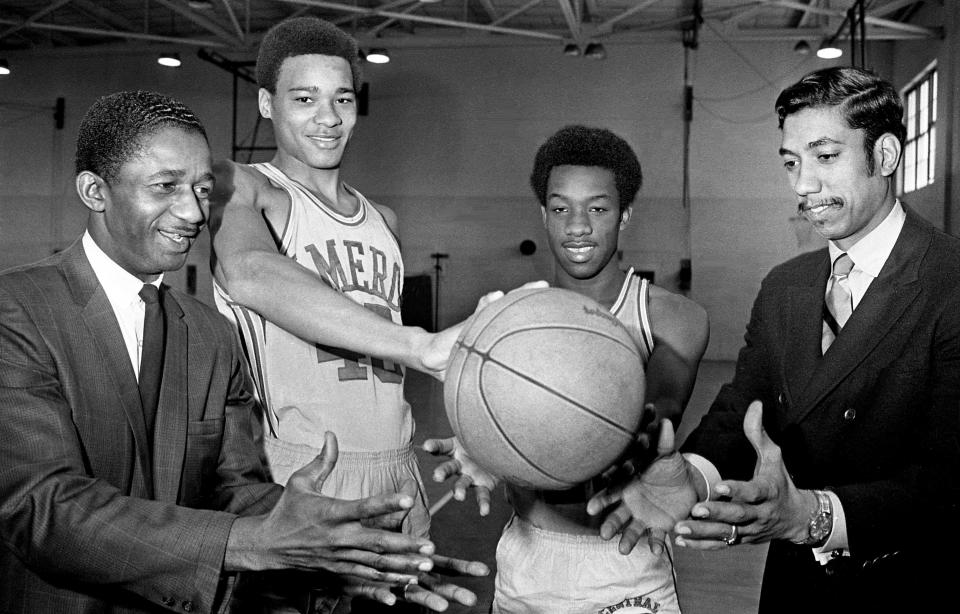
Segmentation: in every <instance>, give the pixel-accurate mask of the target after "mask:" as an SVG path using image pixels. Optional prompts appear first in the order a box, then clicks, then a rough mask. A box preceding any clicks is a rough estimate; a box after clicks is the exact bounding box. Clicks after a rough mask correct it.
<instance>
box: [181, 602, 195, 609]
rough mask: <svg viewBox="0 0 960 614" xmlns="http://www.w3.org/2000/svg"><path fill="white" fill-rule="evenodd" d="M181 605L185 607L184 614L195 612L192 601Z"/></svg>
mask: <svg viewBox="0 0 960 614" xmlns="http://www.w3.org/2000/svg"><path fill="white" fill-rule="evenodd" d="M180 605H181V606H183V611H184V612H193V602H192V601H184V602H183V603H181V604H180Z"/></svg>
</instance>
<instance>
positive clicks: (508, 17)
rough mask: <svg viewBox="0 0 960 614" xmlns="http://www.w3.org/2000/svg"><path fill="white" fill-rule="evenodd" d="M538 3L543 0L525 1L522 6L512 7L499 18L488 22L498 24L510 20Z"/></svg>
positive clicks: (541, 2) (492, 24) (493, 24)
mask: <svg viewBox="0 0 960 614" xmlns="http://www.w3.org/2000/svg"><path fill="white" fill-rule="evenodd" d="M539 4H543V0H530V2H527V3H526V4H524V5H523V6H520V7H517V8H515V9H513V10H512V11H510V12H509V13H507V14H506V15H504V16H503V17H500V18H499V19H495V20H494V21H493V22H491V23H490V25H491V26H499V25H500V24H502V23H506V22H507V21H510V20H511V19H513V18H514V17H516V16H517V15H523V14H524V13H526V12H527V11H529V10H530V9H532V8H533V7H535V6H537V5H539Z"/></svg>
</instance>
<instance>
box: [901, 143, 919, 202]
mask: <svg viewBox="0 0 960 614" xmlns="http://www.w3.org/2000/svg"><path fill="white" fill-rule="evenodd" d="M916 149H917V143H916V142H915V141H911V142H909V143H907V151H906V155H905V156H904V158H903V163H904V164H903V191H904V192H913V191H914V190H915V189H916V187H917V175H916V172H917V158H916Z"/></svg>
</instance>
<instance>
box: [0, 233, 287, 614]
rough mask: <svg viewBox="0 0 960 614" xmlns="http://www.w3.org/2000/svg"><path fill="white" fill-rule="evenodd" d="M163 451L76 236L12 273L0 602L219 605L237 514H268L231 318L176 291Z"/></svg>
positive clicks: (170, 318)
mask: <svg viewBox="0 0 960 614" xmlns="http://www.w3.org/2000/svg"><path fill="white" fill-rule="evenodd" d="M164 306H165V309H166V314H167V328H168V340H167V347H168V349H167V359H166V363H165V364H166V366H165V371H164V376H163V388H162V390H161V397H160V403H159V408H158V410H157V416H156V428H155V431H154V444H153V447H152V449H151V447H150V445H149V443H148V438H147V432H146V430H145V426H144V420H143V412H142V409H141V406H140V397H139V393H138V388H137V381H136V377H135V375H134V372H133V368H132V367H131V365H130V359H129V357H128V354H127V351H126V349H125V346H124V343H123V339H122V335H121V332H120V328H119V325H118V324H117V320H116V318H115V316H114V313H113V310H112V308H111V306H110V303H109V301H108V300H107V296H106V294H105V293H104V291H103V288H101V287H100V285H99V283H98V281H97V278H96V276H95V275H94V272H93V269H92V268H91V267H90V264H89V262H88V261H87V259H86V256H85V255H84V253H83V248H82V245H81V243H80V242H79V241H77V242H76V243H74V244H73V246H71V247H70V248H68V249H67V250H65V251H64V252H62V253H60V254H57V255H55V256H52V257H50V258H48V259H46V260H44V261H42V262H40V263H37V264H34V265H30V266H27V267H23V268H20V269H15V270H12V271H8V272H6V273H4V274H2V275H0V612H57V613H66V612H147V611H149V612H157V611H163V610H173V611H180V612H183V611H196V612H209V611H211V610H214V609H215V608H217V607H219V606H220V605H221V602H222V601H223V599H224V594H225V592H226V587H227V586H228V585H229V584H230V582H227V581H225V580H224V574H222V573H221V570H222V566H223V557H224V551H225V546H226V543H227V536H228V534H229V531H230V528H231V525H232V523H233V521H234V519H235V518H236V515H237V514H241V515H242V514H256V513H263V512H265V511H266V510H268V509H269V508H270V507H272V505H273V504H274V503H275V501H276V499H277V498H278V496H279V493H280V488H279V487H278V486H276V485H274V484H271V483H268V482H267V480H266V478H265V476H264V471H263V468H262V466H261V465H260V461H259V454H258V452H257V449H256V447H255V444H254V437H253V432H252V429H253V428H254V424H255V420H251V413H252V412H253V411H254V410H255V407H254V401H253V400H252V398H251V394H250V388H249V386H248V379H247V377H246V372H245V371H244V367H243V362H242V356H241V354H240V350H239V348H238V345H237V343H236V341H235V336H234V335H233V333H232V331H231V329H230V327H229V324H228V323H227V322H226V321H225V320H224V319H223V318H222V317H221V316H220V315H219V314H218V313H217V312H216V311H215V310H213V309H211V308H209V307H207V306H205V305H203V304H201V303H199V302H198V301H196V300H194V299H192V298H189V297H187V296H184V295H182V294H179V293H177V292H176V291H175V290H172V289H169V288H168V289H167V291H166V292H165V302H164Z"/></svg>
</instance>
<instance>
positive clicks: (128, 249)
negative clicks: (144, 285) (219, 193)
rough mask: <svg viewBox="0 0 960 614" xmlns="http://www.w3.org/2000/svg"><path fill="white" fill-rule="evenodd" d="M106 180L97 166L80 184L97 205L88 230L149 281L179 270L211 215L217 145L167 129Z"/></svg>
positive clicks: (80, 178)
mask: <svg viewBox="0 0 960 614" xmlns="http://www.w3.org/2000/svg"><path fill="white" fill-rule="evenodd" d="M140 145H141V147H140V150H139V151H138V152H137V153H136V154H135V155H133V156H132V157H131V158H130V159H128V160H127V161H126V162H124V163H123V165H122V166H121V167H120V169H119V171H118V172H117V175H116V178H115V179H113V180H112V181H111V182H109V183H108V182H107V181H105V180H104V179H102V178H101V177H99V176H97V175H96V174H94V173H92V172H90V171H84V172H82V173H80V174H79V175H78V176H77V189H78V191H79V192H80V196H81V199H82V200H83V201H84V204H86V205H87V207H88V208H89V209H90V210H91V213H90V217H89V220H88V225H87V228H88V230H89V231H90V235H91V236H92V237H93V239H94V241H96V243H97V245H99V246H100V248H101V249H102V250H103V251H104V252H105V253H106V254H107V255H108V256H110V258H111V259H113V260H114V262H116V263H117V264H119V265H120V266H121V267H123V268H124V269H126V270H127V271H128V272H130V273H131V274H133V275H135V276H136V277H138V278H139V279H141V280H143V281H145V282H146V281H152V280H154V279H156V277H157V276H158V275H159V274H160V273H162V272H164V271H173V270H176V269H178V268H180V267H181V266H183V263H184V262H185V261H186V259H187V252H188V251H189V250H190V247H191V245H192V244H193V242H194V241H195V240H196V237H197V235H198V234H199V233H200V230H201V229H202V228H203V225H204V224H205V223H206V221H207V214H208V206H209V203H208V201H207V198H208V196H209V194H210V190H211V189H212V188H213V171H212V169H211V158H210V147H209V146H208V145H207V141H206V139H205V138H204V137H203V136H202V135H201V134H199V133H198V132H195V131H192V130H184V129H183V128H180V127H173V126H170V127H162V128H160V129H158V130H157V131H156V132H154V133H152V134H148V135H146V136H144V137H142V140H141V143H140Z"/></svg>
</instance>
